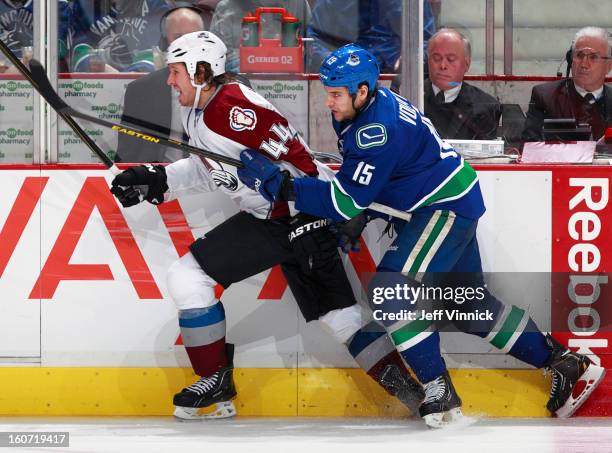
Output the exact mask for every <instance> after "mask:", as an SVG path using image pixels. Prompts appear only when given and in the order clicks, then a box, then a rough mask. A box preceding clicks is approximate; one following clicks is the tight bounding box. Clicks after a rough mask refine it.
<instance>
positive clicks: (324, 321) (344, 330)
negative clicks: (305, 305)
mask: <svg viewBox="0 0 612 453" xmlns="http://www.w3.org/2000/svg"><path fill="white" fill-rule="evenodd" d="M369 320H370V316H369V315H368V313H367V312H366V311H365V310H364V309H363V308H362V307H361V306H360V305H359V304H355V305H351V306H350V307H346V308H340V309H338V310H332V311H330V312H328V313H326V314H325V315H323V316H321V317H320V318H319V321H320V323H321V326H322V327H323V328H324V330H326V331H327V332H329V333H330V334H331V336H333V337H334V338H335V339H336V340H337V341H338V342H340V343H346V342H347V341H348V339H349V338H351V337H352V336H353V335H354V334H355V332H357V331H358V330H359V329H361V328H362V327H363V326H365V325H366V324H367V323H368V321H369Z"/></svg>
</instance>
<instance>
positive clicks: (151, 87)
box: [115, 68, 188, 162]
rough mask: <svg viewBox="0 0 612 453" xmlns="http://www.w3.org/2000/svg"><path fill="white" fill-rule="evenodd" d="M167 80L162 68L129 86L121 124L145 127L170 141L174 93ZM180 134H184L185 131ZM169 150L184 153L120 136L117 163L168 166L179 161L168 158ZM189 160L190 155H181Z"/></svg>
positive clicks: (124, 100)
mask: <svg viewBox="0 0 612 453" xmlns="http://www.w3.org/2000/svg"><path fill="white" fill-rule="evenodd" d="M167 78H168V68H163V69H160V70H159V71H155V72H152V73H151V74H148V75H146V76H144V77H141V78H140V79H136V80H134V81H133V82H130V83H129V84H128V86H127V89H126V91H125V96H124V99H123V115H121V122H122V123H124V122H125V123H129V124H132V125H134V126H138V127H144V128H147V129H150V130H153V131H155V132H158V133H159V134H160V135H163V136H165V137H168V136H169V135H170V126H171V122H172V92H171V88H170V87H169V86H168V85H167V84H166V79H167ZM177 132H178V133H179V134H183V131H182V130H180V131H177ZM179 136H180V135H179ZM183 138H184V139H185V138H186V137H185V136H184V134H183ZM185 141H186V140H185ZM170 149H171V150H172V151H171V153H172V154H174V155H177V154H178V153H181V151H180V150H175V149H173V148H168V147H166V146H163V145H158V144H155V143H150V142H145V141H144V140H140V139H137V138H134V137H130V136H129V135H125V134H119V144H118V145H117V154H116V156H115V161H116V162H169V161H170V160H176V159H168V158H167V157H166V152H167V151H168V150H170ZM187 156H188V154H187V153H182V157H187Z"/></svg>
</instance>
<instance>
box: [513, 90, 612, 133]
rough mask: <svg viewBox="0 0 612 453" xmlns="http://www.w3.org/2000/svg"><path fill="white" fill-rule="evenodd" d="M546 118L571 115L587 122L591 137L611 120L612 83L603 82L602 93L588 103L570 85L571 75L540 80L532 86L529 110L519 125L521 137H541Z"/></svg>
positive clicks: (602, 129) (600, 131) (569, 116)
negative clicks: (522, 124) (540, 81)
mask: <svg viewBox="0 0 612 453" xmlns="http://www.w3.org/2000/svg"><path fill="white" fill-rule="evenodd" d="M546 118H575V119H576V120H578V122H587V123H589V124H590V125H591V133H592V135H593V138H594V139H595V140H597V139H599V138H600V137H601V136H602V135H603V134H604V131H605V128H606V124H610V123H612V87H610V86H608V85H604V93H603V96H601V97H600V98H599V99H598V100H597V102H596V103H595V104H594V105H589V104H588V103H587V102H586V101H585V100H584V98H583V97H582V96H580V94H578V92H577V91H576V88H575V87H574V82H573V81H572V80H571V79H564V80H557V81H554V82H547V83H542V84H540V85H536V86H534V87H533V90H532V91H531V100H530V101H529V110H528V111H527V119H526V121H525V129H523V140H525V141H541V140H544V137H543V136H542V126H543V125H544V119H546Z"/></svg>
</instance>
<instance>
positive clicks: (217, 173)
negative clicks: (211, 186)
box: [210, 170, 238, 192]
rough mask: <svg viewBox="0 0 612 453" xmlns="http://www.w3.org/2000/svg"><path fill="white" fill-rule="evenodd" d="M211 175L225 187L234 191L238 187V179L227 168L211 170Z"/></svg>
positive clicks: (216, 182)
mask: <svg viewBox="0 0 612 453" xmlns="http://www.w3.org/2000/svg"><path fill="white" fill-rule="evenodd" d="M210 175H211V176H212V179H213V181H215V184H216V185H218V186H219V187H225V188H226V189H227V190H231V191H232V192H233V191H235V190H236V189H237V188H238V179H236V177H235V176H234V175H232V174H231V173H229V172H227V171H225V170H211V172H210Z"/></svg>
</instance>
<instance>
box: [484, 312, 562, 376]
mask: <svg viewBox="0 0 612 453" xmlns="http://www.w3.org/2000/svg"><path fill="white" fill-rule="evenodd" d="M496 305H497V304H495V305H492V306H493V307H494V308H496V310H495V312H496V314H495V316H494V321H493V323H492V325H490V326H489V328H488V329H487V332H486V333H482V330H483V329H477V330H480V332H478V331H476V332H472V333H474V334H476V335H478V336H480V337H483V338H484V339H485V340H487V341H488V342H489V343H491V344H492V345H493V346H495V347H496V348H497V349H499V350H500V351H502V352H505V353H506V354H510V355H511V356H513V357H516V358H517V359H519V360H521V361H522V362H525V363H528V364H530V365H533V366H534V367H536V368H542V367H543V366H544V364H545V363H546V361H547V360H548V359H549V357H550V354H551V351H550V349H549V348H548V346H547V345H546V337H545V336H544V334H543V333H542V332H541V331H540V329H538V326H536V323H535V322H534V321H533V319H531V317H530V316H529V313H528V312H526V311H525V310H523V309H522V308H519V307H516V306H514V305H502V304H501V303H500V304H499V306H498V307H496Z"/></svg>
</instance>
